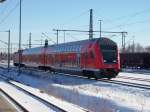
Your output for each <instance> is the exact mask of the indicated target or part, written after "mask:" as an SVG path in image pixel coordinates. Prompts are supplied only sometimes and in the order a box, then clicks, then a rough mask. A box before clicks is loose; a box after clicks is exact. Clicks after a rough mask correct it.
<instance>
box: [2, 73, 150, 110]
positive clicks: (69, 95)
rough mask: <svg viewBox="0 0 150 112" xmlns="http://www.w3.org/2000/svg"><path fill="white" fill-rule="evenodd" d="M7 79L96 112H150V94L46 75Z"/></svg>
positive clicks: (144, 91)
mask: <svg viewBox="0 0 150 112" xmlns="http://www.w3.org/2000/svg"><path fill="white" fill-rule="evenodd" d="M0 72H5V71H0ZM7 76H9V77H11V78H13V79H15V80H17V81H20V82H22V83H25V84H27V85H30V86H31V87H33V88H38V89H40V90H41V91H44V92H46V93H47V94H50V95H53V96H54V97H56V98H59V99H61V100H65V101H67V102H70V103H73V104H76V105H79V106H81V107H83V108H86V109H88V110H89V111H92V112H116V111H118V112H119V111H120V112H133V111H135V112H137V111H142V112H148V111H150V107H149V104H150V91H149V90H142V89H137V88H132V87H125V86H119V85H115V84H108V83H104V82H100V81H95V80H86V79H81V78H79V77H69V76H65V75H61V74H50V73H46V72H32V71H28V74H27V73H25V72H24V73H22V74H21V75H18V73H16V72H14V71H12V72H11V73H10V74H7Z"/></svg>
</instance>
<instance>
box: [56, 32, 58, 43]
mask: <svg viewBox="0 0 150 112" xmlns="http://www.w3.org/2000/svg"><path fill="white" fill-rule="evenodd" d="M56 31H57V32H56V35H57V45H58V30H56Z"/></svg>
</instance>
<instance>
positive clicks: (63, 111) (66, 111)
mask: <svg viewBox="0 0 150 112" xmlns="http://www.w3.org/2000/svg"><path fill="white" fill-rule="evenodd" d="M3 79H4V80H5V81H7V83H9V84H10V85H12V86H14V87H15V88H18V89H19V90H21V91H23V92H24V93H26V94H28V95H29V96H31V97H33V98H35V99H37V100H39V101H40V102H42V103H44V104H45V105H47V106H48V107H50V108H52V109H53V110H55V111H56V112H75V111H76V110H77V111H78V112H88V111H87V110H85V109H82V108H81V109H75V111H71V110H69V109H67V108H66V109H64V107H63V108H61V107H60V106H57V105H55V104H53V103H50V102H49V101H46V100H44V99H43V98H41V97H39V96H36V95H35V94H33V93H31V92H29V91H27V90H25V89H24V88H22V87H20V86H18V85H16V84H14V83H12V82H11V81H9V80H8V79H7V78H6V77H3ZM0 90H1V89H0ZM2 91H3V90H2ZM3 92H4V93H5V94H6V95H7V96H8V97H10V98H11V96H9V95H8V94H7V93H6V92H5V91H3ZM11 99H12V98H11ZM12 100H14V99H12ZM14 101H15V100H14ZM15 103H16V104H17V105H19V107H21V109H22V110H23V112H28V110H26V109H25V108H23V106H21V104H19V102H17V101H15Z"/></svg>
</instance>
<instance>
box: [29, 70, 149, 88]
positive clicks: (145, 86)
mask: <svg viewBox="0 0 150 112" xmlns="http://www.w3.org/2000/svg"><path fill="white" fill-rule="evenodd" d="M31 70H34V69H31ZM35 71H38V70H37V69H35ZM58 74H61V75H67V76H70V77H78V78H84V79H86V80H95V79H89V78H87V77H84V76H83V77H82V76H77V75H71V74H64V73H58ZM124 78H125V76H124ZM129 78H131V77H129ZM132 79H133V80H141V81H147V82H149V80H148V79H147V80H146V79H142V78H132ZM97 81H101V82H106V83H112V84H118V85H123V86H128V87H135V88H139V89H146V90H150V85H145V84H139V83H132V82H126V81H118V80H115V79H111V80H108V79H98V80H97Z"/></svg>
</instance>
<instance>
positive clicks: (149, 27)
mask: <svg viewBox="0 0 150 112" xmlns="http://www.w3.org/2000/svg"><path fill="white" fill-rule="evenodd" d="M18 2H19V0H6V2H4V3H3V4H0V31H4V30H7V29H10V30H11V41H12V42H13V43H18V28H19V5H18ZM149 4H150V0H23V3H22V43H24V44H27V42H28V37H29V36H28V35H29V32H32V43H33V44H40V43H41V42H40V41H37V40H40V39H41V38H42V39H43V40H44V39H45V38H46V37H43V36H42V32H45V33H46V35H47V36H48V37H50V38H51V39H53V40H54V41H56V35H55V32H54V31H52V29H53V28H59V29H80V30H88V25H89V9H90V8H92V9H93V10H94V12H93V14H94V15H93V16H94V17H93V19H94V30H99V22H98V20H99V19H102V20H103V21H102V30H105V31H106V30H107V31H127V32H128V35H127V36H126V40H127V44H129V43H132V40H133V38H134V41H135V42H137V43H140V44H141V45H143V46H148V45H150V37H149V35H150V32H149V31H150V5H149ZM15 6H16V8H15ZM11 10H12V11H11ZM112 35H114V34H111V35H110V34H102V36H104V37H109V38H111V39H113V40H114V41H116V42H117V43H118V44H119V46H121V35H120V34H117V35H116V36H112ZM41 36H42V37H41ZM63 36H64V34H63V32H61V33H60V34H59V42H63V41H64V39H63ZM94 37H95V38H97V37H99V34H94ZM81 39H88V34H85V33H77V32H72V33H71V32H67V33H66V41H67V42H69V41H76V40H81ZM0 40H3V41H7V33H3V32H0ZM129 40H130V41H129ZM49 43H50V44H52V42H49ZM0 46H2V47H4V48H5V45H4V44H2V43H1V44H0ZM15 47H17V46H15ZM23 47H24V46H23Z"/></svg>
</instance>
